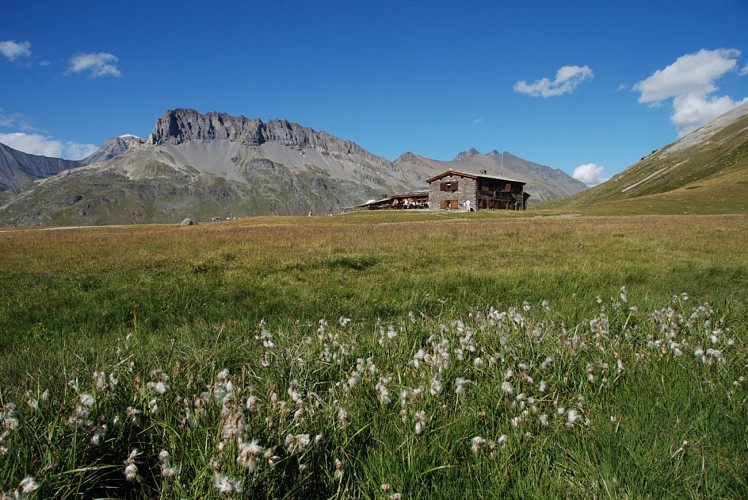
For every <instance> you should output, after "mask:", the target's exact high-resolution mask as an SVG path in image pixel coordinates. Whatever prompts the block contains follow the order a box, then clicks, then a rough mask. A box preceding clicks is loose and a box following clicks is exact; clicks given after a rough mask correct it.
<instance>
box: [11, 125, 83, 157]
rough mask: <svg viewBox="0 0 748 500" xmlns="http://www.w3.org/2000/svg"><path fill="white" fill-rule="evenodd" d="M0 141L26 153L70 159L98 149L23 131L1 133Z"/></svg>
mask: <svg viewBox="0 0 748 500" xmlns="http://www.w3.org/2000/svg"><path fill="white" fill-rule="evenodd" d="M0 142H2V143H3V144H5V145H7V146H10V147H11V148H13V149H17V150H19V151H23V152H24V153H28V154H32V155H41V156H49V157H52V158H65V159H68V160H80V159H82V158H85V157H86V156H88V155H90V154H91V153H93V152H94V151H96V150H97V149H98V148H97V147H96V146H94V145H93V144H78V143H75V142H70V141H68V142H62V141H60V140H58V139H55V138H53V137H50V136H45V135H41V134H24V133H21V132H14V133H11V134H0Z"/></svg>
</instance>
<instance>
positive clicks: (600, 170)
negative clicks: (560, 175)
mask: <svg viewBox="0 0 748 500" xmlns="http://www.w3.org/2000/svg"><path fill="white" fill-rule="evenodd" d="M572 177H574V178H575V179H576V180H578V181H581V182H584V183H585V184H586V185H588V186H597V185H598V184H601V183H603V182H605V181H607V180H608V179H607V178H606V177H605V168H604V167H602V166H600V165H598V164H596V163H585V164H584V165H579V166H578V167H577V168H575V169H574V173H573V174H572Z"/></svg>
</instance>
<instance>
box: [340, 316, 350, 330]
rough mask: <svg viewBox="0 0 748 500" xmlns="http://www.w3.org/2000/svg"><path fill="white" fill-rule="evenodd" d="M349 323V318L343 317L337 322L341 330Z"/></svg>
mask: <svg viewBox="0 0 748 500" xmlns="http://www.w3.org/2000/svg"><path fill="white" fill-rule="evenodd" d="M350 322H351V318H346V317H345V316H341V317H340V319H339V320H338V323H340V326H342V327H343V328H345V327H346V326H348V323H350Z"/></svg>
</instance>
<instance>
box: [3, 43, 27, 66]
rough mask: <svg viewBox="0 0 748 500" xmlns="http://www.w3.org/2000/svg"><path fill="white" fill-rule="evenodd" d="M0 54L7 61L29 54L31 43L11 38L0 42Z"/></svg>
mask: <svg viewBox="0 0 748 500" xmlns="http://www.w3.org/2000/svg"><path fill="white" fill-rule="evenodd" d="M0 54H2V55H3V56H5V57H6V58H7V59H8V60H9V61H15V60H17V59H20V58H22V57H30V56H31V43H30V42H20V43H19V42H15V41H13V40H7V41H4V42H0Z"/></svg>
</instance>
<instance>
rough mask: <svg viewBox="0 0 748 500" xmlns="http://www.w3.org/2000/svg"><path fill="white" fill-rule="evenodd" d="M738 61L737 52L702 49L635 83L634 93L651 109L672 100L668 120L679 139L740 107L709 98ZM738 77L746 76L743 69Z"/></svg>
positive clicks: (724, 98) (724, 99)
mask: <svg viewBox="0 0 748 500" xmlns="http://www.w3.org/2000/svg"><path fill="white" fill-rule="evenodd" d="M738 57H740V51H739V50H737V49H716V50H707V49H702V50H700V51H698V52H695V53H693V54H686V55H683V56H681V57H679V58H678V59H676V60H675V62H674V63H672V64H670V65H669V66H667V67H665V68H663V69H659V70H657V71H655V72H654V73H653V74H652V75H650V76H649V77H647V78H645V79H644V80H642V81H640V82H638V83H636V84H635V85H634V90H636V91H638V92H639V93H640V95H639V102H641V103H644V104H650V105H652V106H659V105H661V104H662V103H663V102H665V101H667V100H669V99H672V100H673V114H672V116H671V117H670V119H671V121H672V122H673V125H675V126H676V127H677V128H678V135H679V136H683V135H686V134H687V133H688V132H690V131H692V130H694V129H696V128H698V127H700V126H702V125H704V124H706V123H708V122H710V121H711V120H713V119H714V118H716V117H717V116H719V115H721V114H723V113H726V112H727V111H729V110H730V109H732V108H734V107H735V106H737V105H738V104H740V103H741V102H740V101H734V100H733V99H732V98H731V97H729V96H714V95H712V94H714V93H715V92H716V91H717V90H719V88H718V87H717V84H716V82H717V80H719V79H720V78H721V77H722V76H724V75H725V74H727V73H729V72H731V71H737V66H738ZM739 73H740V74H741V75H744V74H746V71H745V68H743V70H741V71H739ZM743 102H745V101H743Z"/></svg>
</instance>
